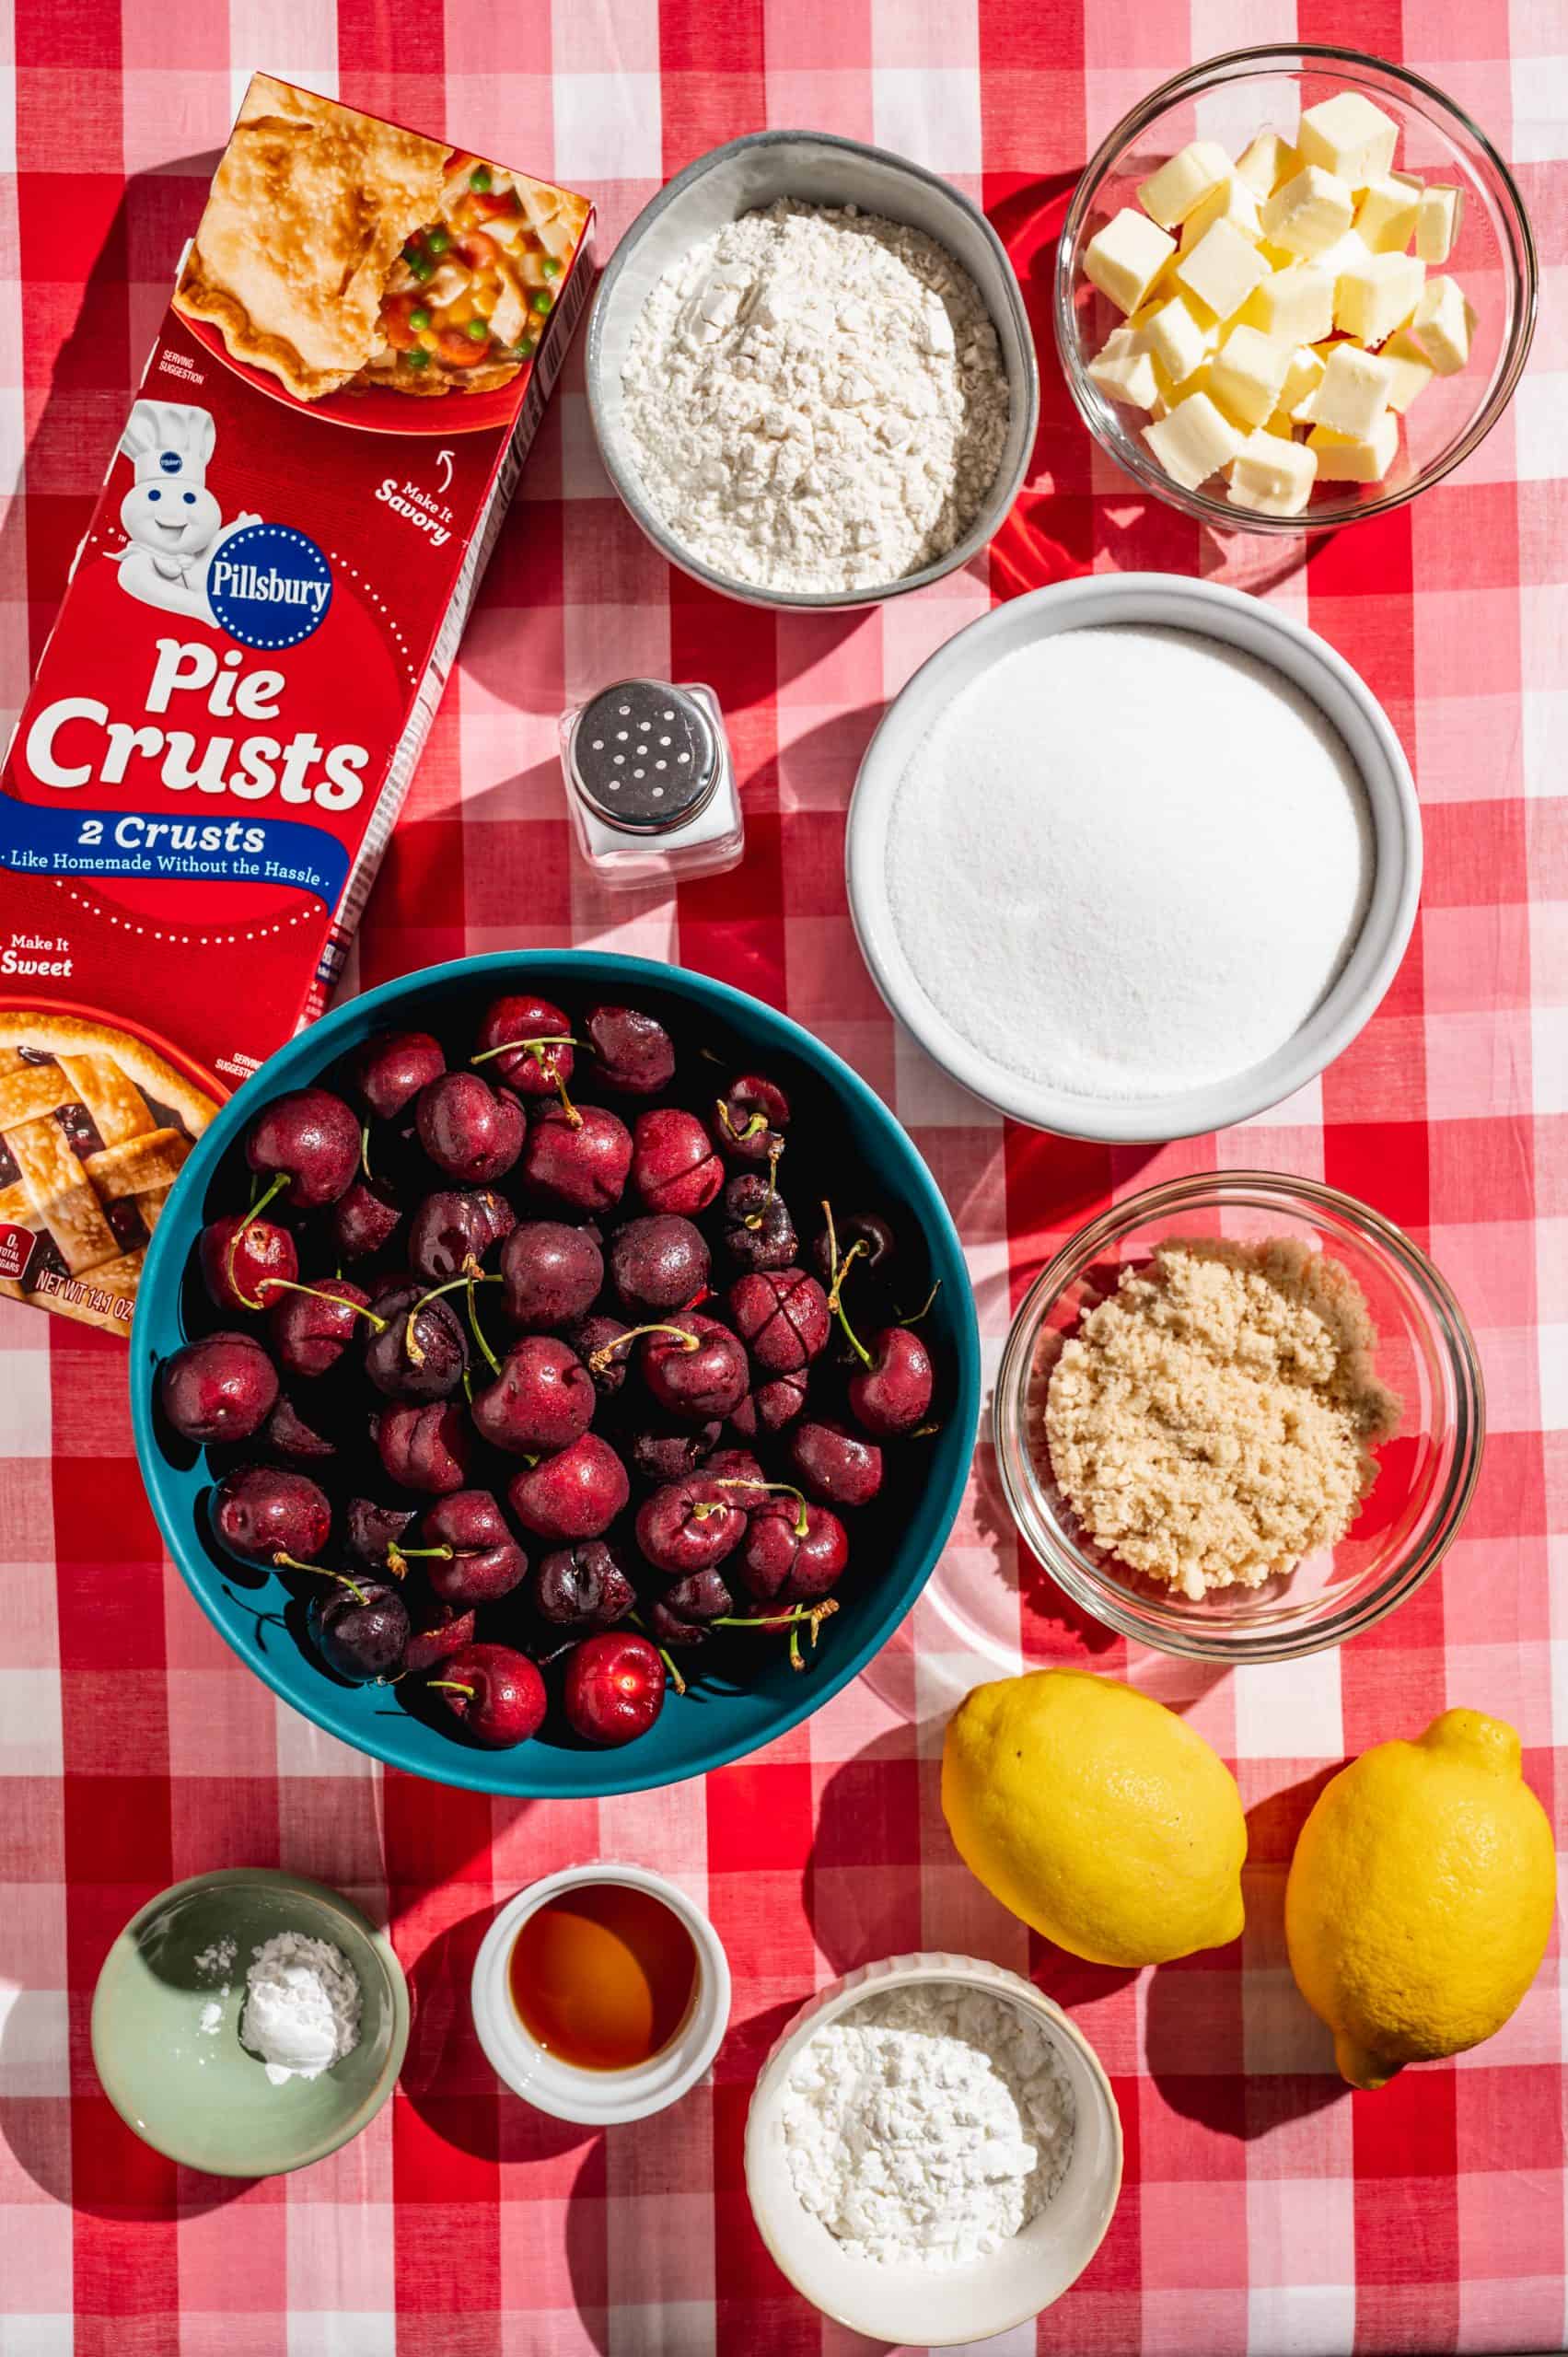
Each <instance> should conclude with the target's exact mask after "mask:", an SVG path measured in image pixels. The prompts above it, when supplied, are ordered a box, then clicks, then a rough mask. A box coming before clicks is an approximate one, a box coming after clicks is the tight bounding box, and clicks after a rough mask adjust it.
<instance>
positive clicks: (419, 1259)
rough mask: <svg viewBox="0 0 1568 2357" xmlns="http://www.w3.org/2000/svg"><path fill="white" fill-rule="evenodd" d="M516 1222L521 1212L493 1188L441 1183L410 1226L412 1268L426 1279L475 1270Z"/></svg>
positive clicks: (432, 1281)
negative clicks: (444, 1184) (452, 1185)
mask: <svg viewBox="0 0 1568 2357" xmlns="http://www.w3.org/2000/svg"><path fill="white" fill-rule="evenodd" d="M516 1225H517V1213H516V1212H515V1211H514V1210H513V1209H512V1206H511V1204H510V1203H509V1202H507V1201H506V1198H505V1195H498V1194H497V1193H496V1191H495V1190H494V1187H470V1188H458V1187H441V1188H438V1189H437V1190H436V1192H435V1193H434V1194H433V1195H426V1196H425V1198H424V1202H422V1203H421V1204H420V1206H419V1209H418V1210H417V1211H416V1212H415V1213H414V1215H413V1218H412V1221H411V1223H410V1225H409V1232H408V1260H409V1267H410V1268H411V1269H412V1270H413V1271H415V1273H416V1274H417V1275H419V1276H422V1277H423V1278H424V1280H425V1282H426V1283H427V1284H433V1285H444V1284H445V1283H447V1279H448V1278H449V1277H460V1276H464V1275H468V1274H471V1273H473V1272H475V1271H477V1270H478V1269H479V1267H480V1265H481V1263H482V1261H483V1260H484V1257H485V1254H486V1253H487V1252H488V1251H490V1249H491V1248H492V1247H493V1246H494V1245H496V1244H499V1243H500V1242H501V1240H502V1238H503V1237H507V1236H510V1234H511V1233H512V1230H513V1229H514V1228H515V1227H516Z"/></svg>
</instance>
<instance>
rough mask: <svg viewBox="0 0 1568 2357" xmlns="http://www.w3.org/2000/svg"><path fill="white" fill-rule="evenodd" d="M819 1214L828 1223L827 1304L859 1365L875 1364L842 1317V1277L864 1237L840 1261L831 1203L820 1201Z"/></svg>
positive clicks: (856, 1241)
mask: <svg viewBox="0 0 1568 2357" xmlns="http://www.w3.org/2000/svg"><path fill="white" fill-rule="evenodd" d="M822 1213H823V1217H824V1218H825V1219H826V1220H827V1223H828V1307H829V1309H830V1311H831V1313H832V1315H833V1316H834V1317H835V1318H837V1319H838V1321H839V1324H840V1325H841V1326H842V1328H843V1329H844V1336H845V1339H846V1340H847V1341H848V1343H849V1346H850V1348H851V1350H853V1351H854V1354H855V1356H856V1357H857V1358H858V1359H859V1361H860V1363H861V1364H862V1365H863V1366H871V1365H873V1364H875V1362H874V1361H873V1359H872V1356H871V1353H870V1352H869V1351H868V1350H867V1349H866V1347H865V1343H864V1342H863V1341H861V1339H860V1337H859V1335H858V1334H857V1333H856V1332H855V1330H854V1327H853V1326H852V1325H851V1324H850V1322H849V1319H848V1318H846V1317H845V1315H844V1305H843V1289H844V1279H845V1278H846V1277H847V1276H848V1274H849V1272H850V1270H851V1268H852V1267H853V1266H854V1260H855V1259H856V1256H857V1255H858V1254H860V1253H862V1252H864V1251H865V1237H856V1238H855V1240H854V1243H853V1244H852V1245H851V1246H850V1248H849V1250H848V1251H847V1252H846V1253H845V1254H844V1257H843V1259H842V1260H840V1258H839V1238H838V1231H837V1229H836V1228H835V1227H834V1225H833V1207H832V1205H831V1203H830V1202H824V1203H823V1205H822Z"/></svg>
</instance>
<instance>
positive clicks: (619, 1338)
mask: <svg viewBox="0 0 1568 2357" xmlns="http://www.w3.org/2000/svg"><path fill="white" fill-rule="evenodd" d="M639 1334H670V1335H673V1337H674V1338H675V1340H676V1341H678V1342H679V1345H680V1347H681V1349H682V1350H683V1351H688V1352H690V1351H700V1350H701V1349H702V1347H703V1338H702V1336H701V1335H700V1334H689V1333H688V1332H687V1331H686V1329H685V1327H684V1326H660V1325H654V1326H628V1328H627V1329H626V1331H625V1332H624V1334H617V1335H616V1336H615V1337H614V1339H613V1340H612V1341H608V1342H601V1343H600V1345H599V1347H598V1350H597V1351H590V1352H589V1353H588V1372H589V1374H590V1375H604V1374H605V1373H607V1372H608V1370H609V1367H610V1361H611V1360H612V1359H613V1358H614V1356H615V1353H616V1352H617V1351H618V1350H620V1348H621V1344H622V1343H624V1342H634V1341H636V1339H637V1337H638V1335H639Z"/></svg>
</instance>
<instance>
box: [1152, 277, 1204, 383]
mask: <svg viewBox="0 0 1568 2357" xmlns="http://www.w3.org/2000/svg"><path fill="white" fill-rule="evenodd" d="M1214 335H1215V330H1214V328H1212V327H1206V326H1205V325H1204V324H1203V322H1202V319H1199V317H1198V314H1197V313H1196V311H1195V310H1194V309H1193V308H1192V306H1191V303H1189V301H1188V300H1187V298H1186V296H1184V295H1173V296H1171V298H1170V300H1169V302H1168V303H1162V304H1161V305H1160V307H1159V308H1158V309H1157V310H1156V311H1155V312H1153V313H1152V314H1151V316H1150V318H1149V320H1148V324H1147V325H1146V327H1145V328H1144V342H1145V343H1146V345H1147V347H1148V349H1149V351H1150V352H1151V353H1152V354H1154V356H1155V358H1156V360H1157V361H1158V362H1159V365H1160V366H1161V367H1162V368H1163V369H1164V371H1165V373H1166V375H1167V377H1169V379H1170V381H1171V383H1172V384H1173V385H1182V384H1185V383H1186V381H1187V379H1188V377H1191V374H1192V372H1193V370H1194V369H1195V368H1197V367H1199V366H1202V362H1203V360H1204V358H1205V357H1206V355H1207V354H1208V353H1209V352H1210V350H1211V349H1212V347H1213V344H1214Z"/></svg>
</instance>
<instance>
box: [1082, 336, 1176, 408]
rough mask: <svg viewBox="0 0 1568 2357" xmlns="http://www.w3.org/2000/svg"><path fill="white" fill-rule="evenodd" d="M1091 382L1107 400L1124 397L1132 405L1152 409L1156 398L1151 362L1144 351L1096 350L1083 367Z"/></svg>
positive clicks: (1157, 388) (1156, 379) (1158, 390)
mask: <svg viewBox="0 0 1568 2357" xmlns="http://www.w3.org/2000/svg"><path fill="white" fill-rule="evenodd" d="M1085 373H1086V376H1087V377H1088V380H1089V382H1090V384H1091V385H1096V386H1098V389H1099V390H1100V391H1101V392H1102V393H1104V395H1105V396H1106V398H1107V400H1108V401H1125V402H1127V404H1128V405H1129V407H1130V408H1132V409H1153V407H1154V405H1155V403H1156V401H1157V400H1158V399H1159V392H1160V386H1159V378H1158V377H1156V374H1155V364H1154V362H1153V360H1152V359H1151V358H1150V356H1149V354H1147V353H1146V352H1144V351H1133V352H1126V351H1123V352H1115V353H1113V352H1111V351H1110V350H1109V346H1108V347H1107V350H1106V351H1104V352H1100V353H1097V354H1096V355H1095V357H1094V359H1092V360H1091V361H1090V363H1089V365H1088V367H1087V369H1086V372H1085Z"/></svg>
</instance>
